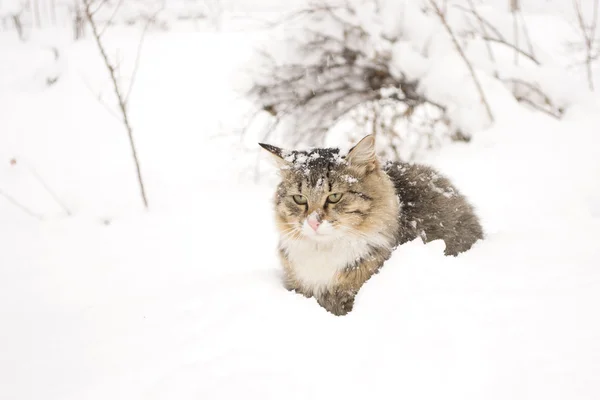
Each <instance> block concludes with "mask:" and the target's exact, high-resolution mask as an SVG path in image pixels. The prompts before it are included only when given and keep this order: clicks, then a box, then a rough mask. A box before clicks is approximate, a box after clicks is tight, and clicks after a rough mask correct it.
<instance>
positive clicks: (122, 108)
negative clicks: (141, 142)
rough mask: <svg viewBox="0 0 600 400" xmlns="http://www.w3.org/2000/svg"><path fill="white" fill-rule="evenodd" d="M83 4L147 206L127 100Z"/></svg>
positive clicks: (86, 3)
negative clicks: (114, 98)
mask: <svg viewBox="0 0 600 400" xmlns="http://www.w3.org/2000/svg"><path fill="white" fill-rule="evenodd" d="M83 4H84V13H85V16H86V18H87V20H88V22H89V24H90V26H91V28H92V34H93V36H94V39H95V41H96V45H97V47H98V50H99V51H100V54H101V56H102V58H103V60H104V64H105V66H106V69H107V70H108V73H109V76H110V79H111V82H112V85H113V89H114V92H115V95H116V98H117V102H118V105H119V110H120V112H121V116H122V118H123V119H122V122H123V125H124V126H125V129H126V131H127V136H128V138H129V145H130V147H131V152H132V156H133V160H134V163H135V168H136V172H137V178H138V184H139V186H140V192H141V196H142V200H143V202H144V207H145V208H148V199H147V197H146V189H145V186H144V180H143V178H142V171H141V167H140V162H139V158H138V154H137V149H136V147H135V141H134V139H133V130H132V128H131V124H130V122H129V115H128V113H127V102H126V99H125V97H124V96H123V93H122V92H121V90H120V87H119V84H118V81H117V77H116V74H115V67H114V65H113V64H112V63H111V62H110V59H109V58H108V55H107V54H106V50H105V49H104V45H103V43H102V40H101V38H100V33H99V31H98V26H97V24H96V21H95V20H94V15H93V13H92V11H91V8H90V7H91V0H83Z"/></svg>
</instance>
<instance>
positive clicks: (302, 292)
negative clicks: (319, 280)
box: [283, 282, 312, 297]
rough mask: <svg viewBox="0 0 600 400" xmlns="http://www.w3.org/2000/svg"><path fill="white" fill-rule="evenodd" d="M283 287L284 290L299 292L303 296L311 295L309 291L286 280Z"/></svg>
mask: <svg viewBox="0 0 600 400" xmlns="http://www.w3.org/2000/svg"><path fill="white" fill-rule="evenodd" d="M283 287H284V288H285V290H287V291H289V292H295V293H298V294H301V295H302V296H304V297H312V294H311V293H307V292H305V291H304V290H302V288H299V287H297V286H294V285H290V284H287V283H286V282H284V285H283Z"/></svg>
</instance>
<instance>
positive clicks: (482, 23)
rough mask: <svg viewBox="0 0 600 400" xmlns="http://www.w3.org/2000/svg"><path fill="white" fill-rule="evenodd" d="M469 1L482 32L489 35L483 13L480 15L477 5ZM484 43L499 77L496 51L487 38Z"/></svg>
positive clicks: (495, 73)
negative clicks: (482, 16)
mask: <svg viewBox="0 0 600 400" xmlns="http://www.w3.org/2000/svg"><path fill="white" fill-rule="evenodd" d="M467 2H468V3H469V7H470V8H471V13H473V15H474V16H475V18H476V19H477V21H478V22H479V29H481V33H482V34H483V36H488V33H487V29H486V27H485V22H484V21H483V18H481V15H479V13H478V12H477V9H476V8H475V5H474V4H473V0H467ZM484 43H485V47H486V50H487V53H488V56H489V57H490V61H491V62H492V65H493V68H494V77H495V78H498V70H497V69H496V57H494V52H493V51H492V46H490V43H489V42H488V41H487V40H484Z"/></svg>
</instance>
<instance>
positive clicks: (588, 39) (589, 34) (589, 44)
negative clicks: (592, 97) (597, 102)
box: [573, 0, 598, 91]
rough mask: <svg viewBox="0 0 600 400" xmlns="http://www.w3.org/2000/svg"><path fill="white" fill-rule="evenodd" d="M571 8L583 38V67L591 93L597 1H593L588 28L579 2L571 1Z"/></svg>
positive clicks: (576, 0)
mask: <svg viewBox="0 0 600 400" xmlns="http://www.w3.org/2000/svg"><path fill="white" fill-rule="evenodd" d="M573 6H574V7H575V14H576V16H577V22H578V24H579V29H580V30H581V35H582V36H583V43H584V45H585V65H586V72H587V80H588V86H589V88H590V90H591V91H594V76H593V72H592V61H594V60H595V59H596V58H597V54H596V55H594V54H593V52H594V44H595V42H596V26H597V22H598V0H594V9H593V12H592V22H591V25H590V26H589V27H588V26H587V25H586V23H585V19H584V17H583V11H582V10H581V2H580V0H573Z"/></svg>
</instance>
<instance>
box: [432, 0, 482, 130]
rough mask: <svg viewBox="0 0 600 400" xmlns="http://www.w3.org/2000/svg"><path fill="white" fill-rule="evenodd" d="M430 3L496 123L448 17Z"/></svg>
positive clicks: (433, 0)
mask: <svg viewBox="0 0 600 400" xmlns="http://www.w3.org/2000/svg"><path fill="white" fill-rule="evenodd" d="M429 3H430V4H431V6H432V7H433V9H434V11H435V13H436V14H437V15H438V17H439V18H440V21H441V22H442V24H443V25H444V28H446V31H447V32H448V35H450V38H451V39H452V42H453V43H454V47H455V48H456V51H457V52H458V54H459V55H460V57H461V58H462V59H463V61H464V62H465V64H466V66H467V69H468V70H469V72H470V74H471V77H472V78H473V82H474V83H475V86H476V87H477V91H478V92H479V97H480V99H481V103H482V104H483V105H484V107H485V110H486V112H487V115H488V118H489V119H490V121H491V122H494V115H493V114H492V109H491V108H490V105H489V103H488V101H487V99H486V98H485V93H484V92H483V88H482V87H481V83H479V79H478V78H477V75H476V74H475V70H474V69H473V66H472V65H471V62H470V61H469V59H468V58H467V56H466V55H465V53H464V51H463V49H462V47H461V46H460V43H458V40H457V39H456V35H454V32H453V31H452V28H450V25H448V21H447V20H446V17H445V15H444V13H443V12H442V10H441V9H440V8H439V7H438V5H437V3H436V2H435V0H429Z"/></svg>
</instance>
